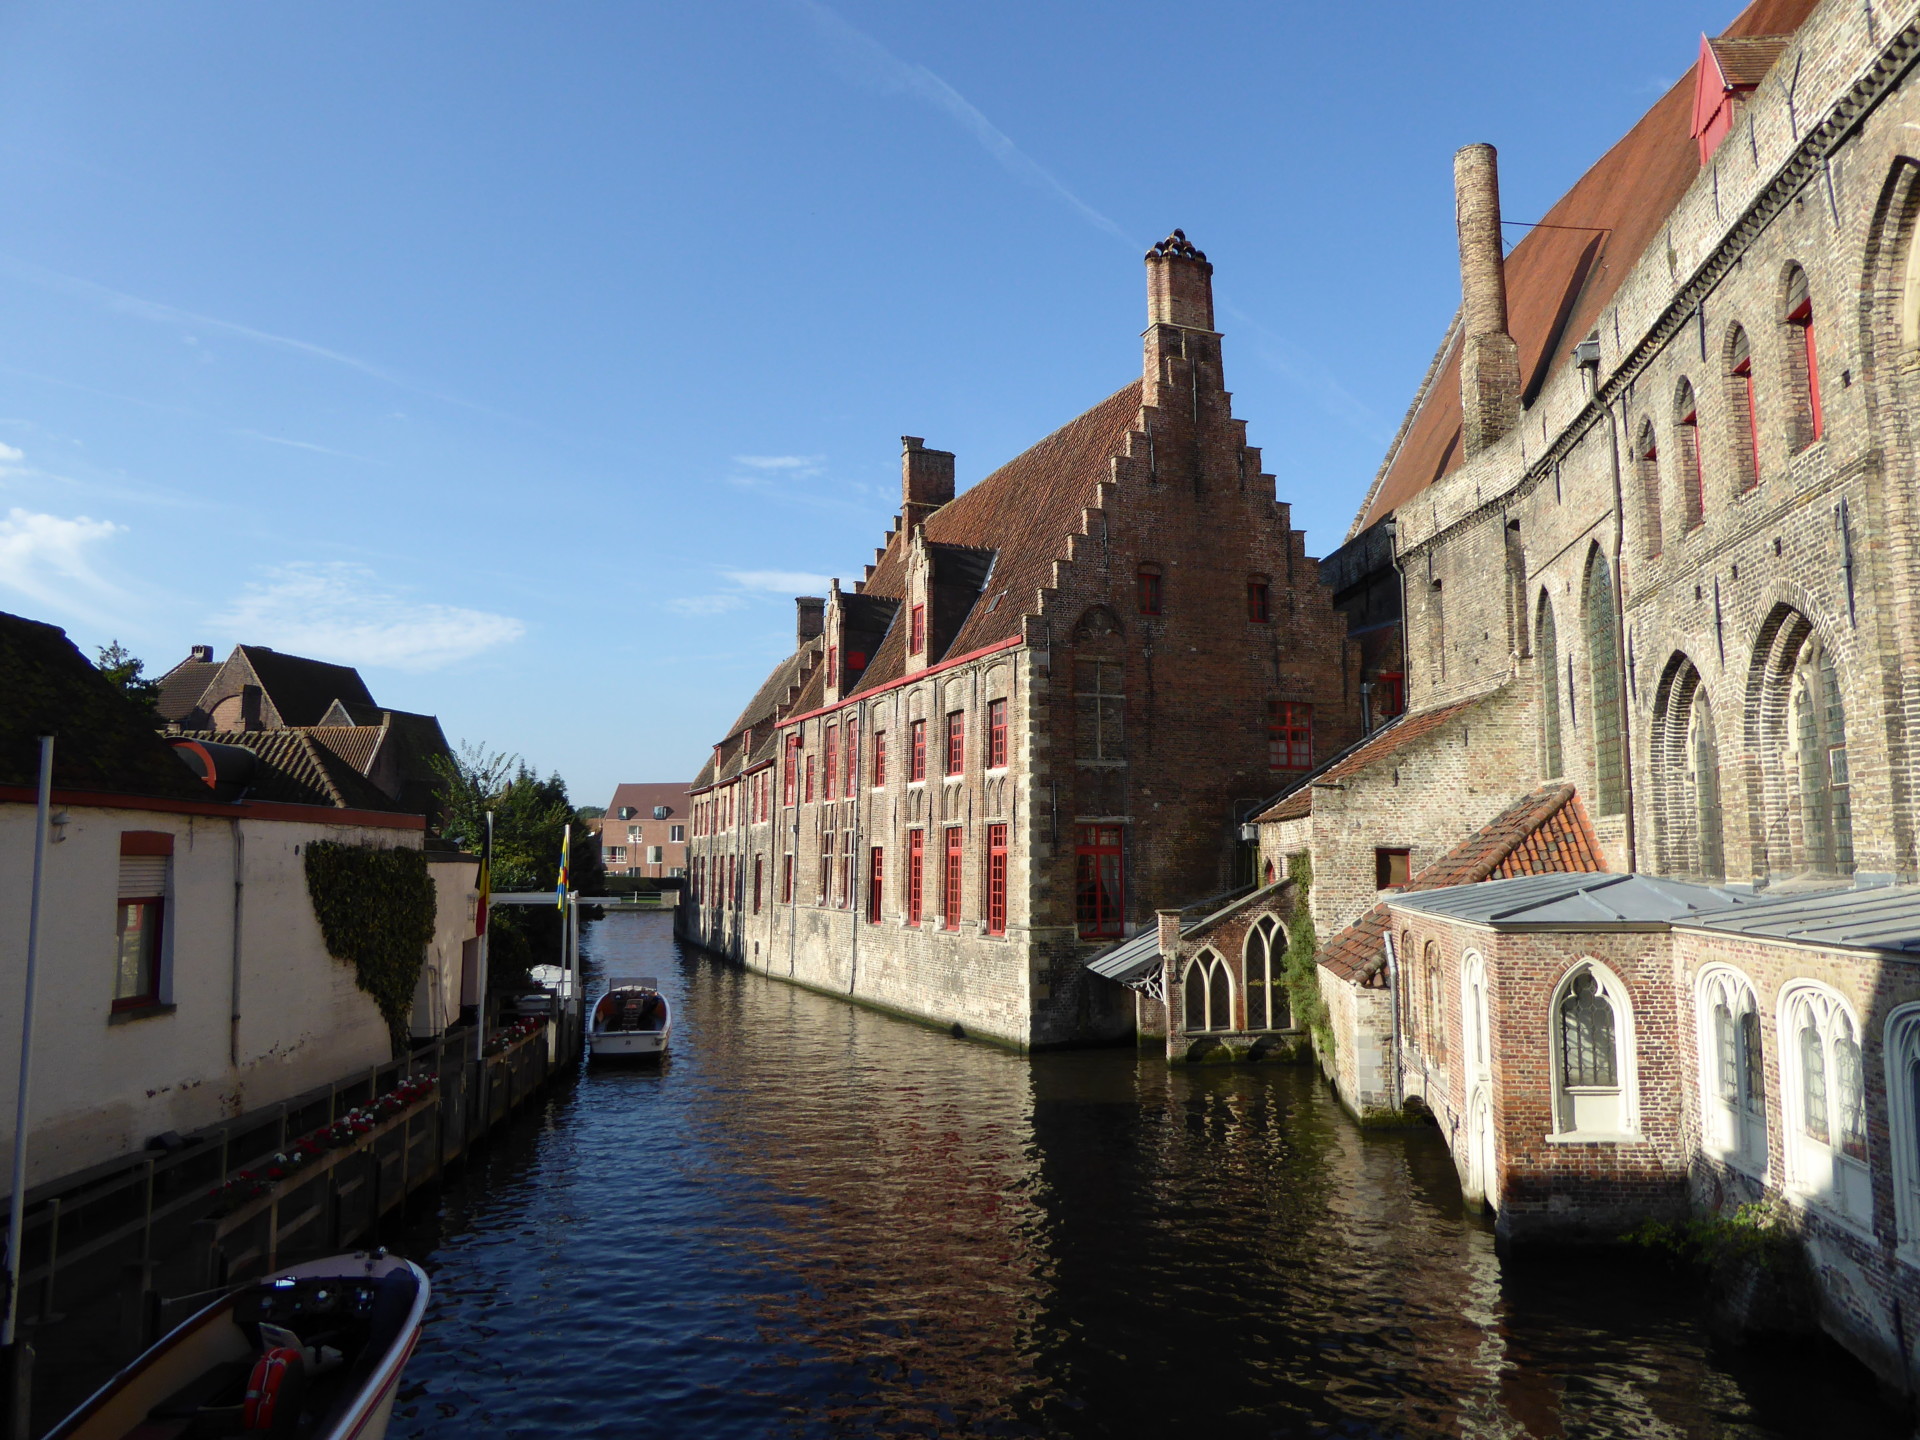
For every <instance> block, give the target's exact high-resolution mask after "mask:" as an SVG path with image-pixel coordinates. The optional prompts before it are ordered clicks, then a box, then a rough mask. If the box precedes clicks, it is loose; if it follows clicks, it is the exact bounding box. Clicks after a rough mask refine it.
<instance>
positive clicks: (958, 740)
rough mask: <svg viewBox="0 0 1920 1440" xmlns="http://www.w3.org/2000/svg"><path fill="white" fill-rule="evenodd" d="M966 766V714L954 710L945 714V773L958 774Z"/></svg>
mask: <svg viewBox="0 0 1920 1440" xmlns="http://www.w3.org/2000/svg"><path fill="white" fill-rule="evenodd" d="M966 768H967V716H966V712H965V711H963V710H955V711H954V712H953V713H952V714H950V715H948V716H947V774H949V775H958V774H961V773H962V772H963V771H965V769H966Z"/></svg>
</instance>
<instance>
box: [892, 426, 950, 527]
mask: <svg viewBox="0 0 1920 1440" xmlns="http://www.w3.org/2000/svg"><path fill="white" fill-rule="evenodd" d="M900 447H901V448H900V525H901V529H902V530H903V531H904V532H905V533H906V534H908V535H911V534H913V527H914V526H916V525H919V524H921V523H922V522H924V521H925V520H926V518H927V517H928V516H929V515H931V514H933V512H934V511H936V510H938V509H939V508H940V507H941V506H942V505H944V504H946V503H947V502H948V501H949V500H951V499H953V452H952V451H951V450H929V449H927V448H926V442H925V441H923V440H922V439H921V438H920V437H919V436H918V435H902V436H901V437H900Z"/></svg>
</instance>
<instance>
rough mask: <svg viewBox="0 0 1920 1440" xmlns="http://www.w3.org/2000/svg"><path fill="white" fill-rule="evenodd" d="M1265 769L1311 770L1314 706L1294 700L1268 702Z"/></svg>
mask: <svg viewBox="0 0 1920 1440" xmlns="http://www.w3.org/2000/svg"><path fill="white" fill-rule="evenodd" d="M1267 768H1268V769H1269V770H1311V769H1312V768H1313V706H1311V705H1303V704H1301V703H1300V702H1298V701H1295V700H1269V701H1268V702H1267Z"/></svg>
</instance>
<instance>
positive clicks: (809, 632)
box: [793, 595, 827, 646]
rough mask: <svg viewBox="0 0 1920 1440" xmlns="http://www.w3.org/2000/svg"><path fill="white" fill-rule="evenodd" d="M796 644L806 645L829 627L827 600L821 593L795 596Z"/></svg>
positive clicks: (794, 635) (794, 630)
mask: <svg viewBox="0 0 1920 1440" xmlns="http://www.w3.org/2000/svg"><path fill="white" fill-rule="evenodd" d="M793 608H794V624H793V639H794V644H795V645H796V646H798V645H804V644H806V643H807V641H809V640H811V639H813V637H814V636H816V635H818V634H819V633H820V632H821V631H822V630H824V629H826V628H827V602H826V599H825V597H823V596H820V595H796V596H794V597H793Z"/></svg>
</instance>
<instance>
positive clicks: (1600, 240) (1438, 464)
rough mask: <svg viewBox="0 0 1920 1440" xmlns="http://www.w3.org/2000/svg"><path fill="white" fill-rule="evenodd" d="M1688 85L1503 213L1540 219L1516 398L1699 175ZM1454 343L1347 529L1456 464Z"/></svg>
mask: <svg viewBox="0 0 1920 1440" xmlns="http://www.w3.org/2000/svg"><path fill="white" fill-rule="evenodd" d="M1815 3H1816V0H1754V3H1753V4H1750V5H1749V6H1748V7H1747V8H1746V9H1745V10H1743V11H1742V12H1741V13H1740V15H1739V16H1738V18H1736V19H1735V20H1734V22H1733V23H1732V24H1731V25H1729V26H1728V27H1727V28H1726V30H1725V31H1723V32H1722V34H1721V36H1720V39H1719V42H1718V43H1721V44H1724V43H1725V42H1727V41H1729V40H1733V41H1737V40H1739V39H1741V38H1743V37H1760V36H1766V37H1772V38H1774V39H1776V40H1779V39H1782V38H1783V37H1790V36H1791V34H1792V32H1793V31H1795V30H1798V29H1799V28H1800V25H1801V22H1803V21H1804V20H1805V19H1806V18H1807V16H1808V15H1810V14H1811V13H1812V12H1813V8H1814V5H1815ZM1735 52H1738V53H1739V55H1740V58H1739V59H1738V60H1737V61H1736V64H1738V65H1740V66H1741V67H1742V73H1746V71H1747V70H1748V69H1750V68H1751V66H1752V65H1753V64H1757V63H1759V60H1760V58H1761V56H1762V55H1763V53H1764V52H1762V51H1761V50H1759V49H1758V48H1757V47H1755V48H1753V49H1751V50H1747V49H1744V48H1742V47H1740V46H1737V45H1736V46H1732V47H1729V51H1728V53H1730V54H1731V53H1735ZM1717 53H1720V52H1719V50H1718V48H1716V54H1717ZM1696 65H1697V62H1696ZM1763 73H1764V72H1763ZM1694 86H1695V66H1689V67H1688V70H1687V73H1686V74H1685V75H1683V76H1682V77H1681V78H1680V79H1679V80H1678V81H1676V82H1675V83H1674V86H1673V88H1672V89H1670V90H1668V91H1667V93H1666V94H1665V95H1663V96H1662V97H1661V98H1660V99H1659V100H1658V101H1656V102H1655V103H1654V105H1653V108H1652V109H1650V110H1648V111H1647V113H1646V114H1645V115H1644V116H1642V117H1641V119H1640V121H1639V122H1638V123H1637V124H1636V125H1635V126H1634V127H1633V128H1632V129H1631V130H1629V131H1628V132H1627V133H1626V134H1625V135H1624V136H1623V137H1621V139H1620V140H1619V141H1618V142H1617V143H1616V144H1615V145H1614V146H1613V147H1612V148H1611V149H1610V150H1608V151H1607V153H1606V154H1605V155H1603V156H1601V157H1600V159H1599V160H1598V161H1596V162H1595V163H1594V165H1593V168H1592V169H1590V170H1588V171H1587V173H1586V174H1585V175H1583V176H1581V177H1580V179H1579V180H1578V181H1577V182H1575V184H1574V186H1573V188H1572V189H1570V190H1568V191H1567V193H1566V194H1565V195H1563V196H1561V198H1560V199H1559V200H1558V201H1557V202H1556V203H1555V204H1554V205H1553V206H1552V208H1550V209H1549V210H1548V211H1547V213H1546V214H1544V215H1541V216H1537V217H1536V216H1531V215H1522V216H1516V217H1515V218H1516V219H1523V220H1535V219H1537V220H1538V221H1539V222H1540V223H1539V224H1538V225H1536V227H1535V228H1533V229H1530V230H1527V231H1525V232H1524V234H1523V237H1522V238H1521V240H1520V242H1519V243H1518V244H1517V245H1515V246H1514V247H1513V250H1512V252H1511V253H1510V254H1509V255H1508V256H1507V260H1506V280H1507V312H1508V330H1509V332H1510V333H1511V334H1512V336H1513V338H1514V340H1515V342H1517V344H1518V345H1519V347H1520V378H1521V388H1522V393H1523V395H1524V396H1525V397H1526V399H1527V401H1528V403H1531V400H1532V397H1533V396H1534V395H1535V394H1537V393H1538V390H1539V387H1540V386H1541V384H1542V383H1544V381H1545V378H1546V374H1547V371H1548V370H1549V369H1550V368H1551V367H1553V366H1556V365H1561V364H1566V363H1570V361H1571V356H1572V350H1573V346H1574V345H1575V344H1576V343H1577V342H1578V341H1579V340H1581V339H1582V338H1584V337H1585V336H1586V335H1587V334H1588V333H1589V332H1591V331H1592V330H1593V328H1594V326H1595V325H1596V324H1597V323H1598V322H1599V319H1600V316H1601V314H1602V312H1603V311H1604V310H1605V309H1606V307H1607V306H1608V304H1609V303H1611V302H1612V300H1613V297H1614V294H1615V292H1616V291H1617V290H1618V289H1619V288H1620V285H1621V284H1622V283H1623V282H1624V281H1625V280H1626V278H1627V275H1628V273H1629V272H1630V271H1631V270H1632V269H1633V267H1634V265H1635V263H1636V262H1637V261H1638V260H1639V258H1640V256H1641V255H1642V254H1643V253H1644V252H1645V251H1646V249H1647V247H1648V246H1649V245H1650V244H1652V243H1653V241H1654V240H1655V239H1656V238H1657V237H1658V235H1659V233H1660V229H1661V226H1662V224H1663V223H1664V222H1665V220H1666V218H1667V216H1668V214H1669V213H1670V212H1671V211H1672V210H1673V208H1674V206H1675V205H1677V204H1678V203H1679V202H1680V199H1681V197H1682V196H1683V195H1685V194H1686V192H1687V189H1688V187H1689V186H1691V185H1692V184H1693V182H1694V179H1695V178H1696V177H1697V176H1698V175H1699V173H1700V154H1699V148H1698V146H1697V145H1696V144H1695V143H1694V140H1693V134H1692V132H1693V99H1694ZM1548 226H1554V227H1562V228H1553V229H1549V228H1547V227H1548ZM1509 233H1510V234H1511V233H1513V232H1509ZM1457 340H1458V333H1457V321H1456V323H1455V326H1452V327H1449V329H1448V331H1447V334H1446V336H1445V337H1444V338H1443V339H1442V341H1441V343H1440V349H1439V352H1438V353H1437V354H1436V355H1435V357H1434V363H1433V365H1432V366H1431V367H1430V368H1429V370H1428V372H1427V375H1426V377H1425V379H1423V381H1422V382H1421V385H1420V388H1419V390H1418V391H1417V393H1416V394H1415V396H1414V399H1413V405H1412V407H1411V408H1410V409H1409V410H1408V412H1407V417H1406V419H1405V421H1404V422H1403V423H1402V425H1401V430H1400V434H1399V435H1398V436H1396V437H1395V440H1394V444H1393V446H1392V448H1391V449H1389V451H1388V453H1387V456H1386V459H1385V462H1384V463H1383V464H1382V465H1381V467H1380V474H1379V475H1378V476H1377V477H1376V478H1375V480H1374V483H1373V488H1372V489H1371V490H1370V491H1369V492H1368V495H1367V499H1366V501H1365V503H1364V504H1363V505H1362V506H1361V509H1360V513H1359V516H1358V517H1357V518H1356V519H1355V520H1354V523H1353V528H1352V529H1351V530H1350V531H1349V532H1348V534H1349V536H1350V537H1351V536H1353V535H1357V534H1359V533H1360V532H1361V531H1362V530H1364V529H1366V528H1367V527H1368V526H1369V525H1371V524H1372V523H1373V522H1374V521H1376V520H1378V519H1380V518H1381V517H1382V516H1383V515H1386V514H1387V513H1388V512H1390V511H1392V510H1394V509H1396V508H1398V507H1399V506H1401V505H1404V504H1405V503H1406V502H1407V501H1408V500H1410V499H1412V498H1413V496H1415V495H1417V494H1419V493H1420V491H1422V490H1424V489H1426V488H1427V486H1429V485H1431V484H1432V483H1433V482H1434V481H1435V480H1437V479H1439V478H1440V477H1441V476H1442V475H1443V474H1445V473H1447V472H1448V471H1450V470H1455V469H1458V468H1459V466H1460V464H1461V460H1462V456H1461V453H1460V444H1459V441H1460V356H1459V346H1458V343H1457Z"/></svg>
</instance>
